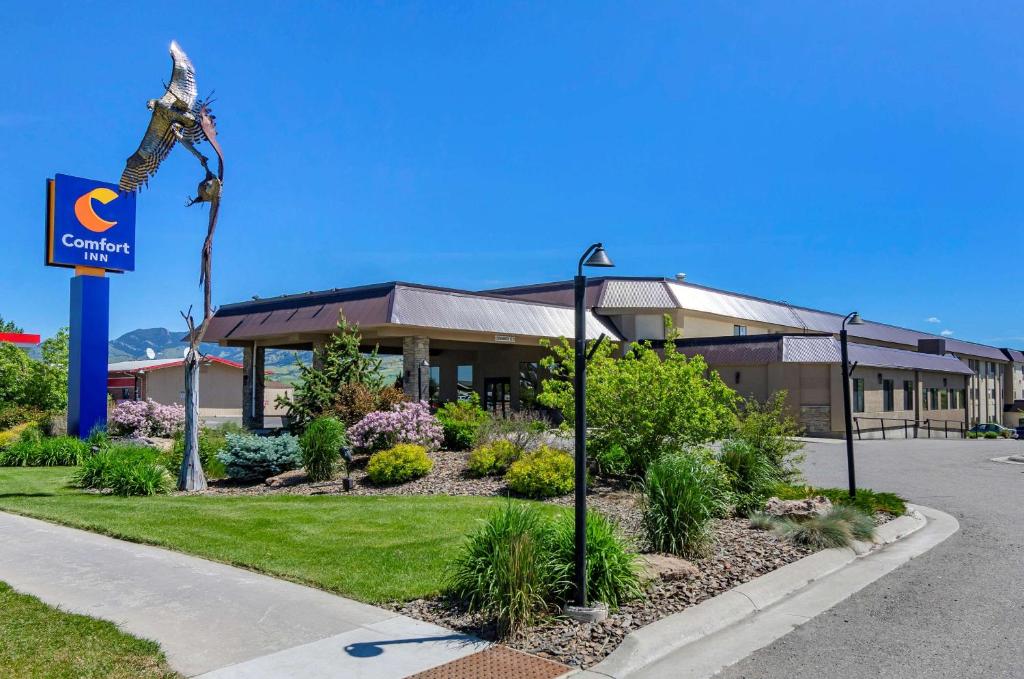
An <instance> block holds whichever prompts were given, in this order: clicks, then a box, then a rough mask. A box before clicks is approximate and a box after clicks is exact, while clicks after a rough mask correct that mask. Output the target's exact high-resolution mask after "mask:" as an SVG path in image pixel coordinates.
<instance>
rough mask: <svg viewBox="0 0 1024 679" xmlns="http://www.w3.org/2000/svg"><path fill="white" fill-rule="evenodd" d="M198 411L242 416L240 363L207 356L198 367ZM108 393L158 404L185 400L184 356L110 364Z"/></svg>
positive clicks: (219, 415) (210, 415)
mask: <svg viewBox="0 0 1024 679" xmlns="http://www.w3.org/2000/svg"><path fill="white" fill-rule="evenodd" d="M199 383H200V389H199V414H200V415H202V416H204V417H241V415H242V364H241V363H236V362H235V361H229V360H227V359H224V358H218V357H216V356H207V357H206V358H204V359H203V363H202V365H200V367H199ZM107 393H109V394H110V397H111V398H113V399H114V400H115V401H134V400H140V401H141V400H145V399H147V398H151V399H153V400H154V401H156V402H157V403H164V404H171V403H184V402H185V359H183V358H154V359H151V360H144V361H122V362H120V363H111V364H110V365H109V366H108V368H107Z"/></svg>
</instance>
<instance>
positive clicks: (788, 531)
mask: <svg viewBox="0 0 1024 679" xmlns="http://www.w3.org/2000/svg"><path fill="white" fill-rule="evenodd" d="M775 530H776V532H777V533H778V534H779V535H781V536H782V537H783V538H785V539H786V540H789V541H790V542H792V543H794V544H798V545H802V546H804V547H810V548H811V549H830V548H832V547H848V546H849V545H850V542H851V541H852V539H853V534H852V533H851V531H850V524H848V523H847V522H846V521H843V520H842V519H840V518H837V517H835V516H832V515H831V514H824V515H821V516H811V517H808V518H806V519H803V520H800V521H796V520H794V519H780V520H779V521H778V522H776V524H775Z"/></svg>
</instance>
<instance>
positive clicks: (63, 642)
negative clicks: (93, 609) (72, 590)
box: [0, 582, 180, 679]
mask: <svg viewBox="0 0 1024 679" xmlns="http://www.w3.org/2000/svg"><path fill="white" fill-rule="evenodd" d="M0 612H2V614H0V676H2V677H4V679H21V678H25V679H28V678H29V677H33V678H34V677H48V678H50V679H64V678H66V679H85V678H86V677H97V678H103V679H136V678H138V677H146V678H150V677H152V678H155V677H162V678H164V679H170V678H171V677H178V676H180V675H178V674H177V673H175V672H173V671H171V670H170V669H169V668H168V667H167V663H166V662H165V660H164V655H163V653H161V652H160V647H159V646H158V645H157V644H155V643H154V642H152V641H144V640H142V639H136V638H135V637H133V636H129V635H127V634H125V633H124V632H121V631H120V630H118V629H117V627H116V626H115V625H114V624H112V623H109V622H104V621H102V620H96V619H94V618H89V617H86V616H84V615H72V614H70V613H64V612H63V611H59V610H57V609H56V608H51V607H49V606H47V605H46V604H44V603H42V602H41V601H39V599H36V598H35V597H31V596H27V595H25V594H19V593H17V592H15V591H14V590H12V589H11V588H10V587H9V586H8V585H7V584H5V583H3V582H0Z"/></svg>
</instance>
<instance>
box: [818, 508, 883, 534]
mask: <svg viewBox="0 0 1024 679" xmlns="http://www.w3.org/2000/svg"><path fill="white" fill-rule="evenodd" d="M829 516H831V517H832V518H834V519H838V520H840V521H845V522H846V523H847V525H848V526H849V527H850V534H851V535H853V537H854V538H855V539H857V540H863V541H865V542H870V541H872V540H874V539H875V520H874V519H873V518H871V517H870V516H868V515H867V514H865V513H864V512H862V511H860V510H859V509H857V508H856V507H853V506H851V505H835V506H834V507H832V510H831V511H830V512H829Z"/></svg>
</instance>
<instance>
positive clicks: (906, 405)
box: [903, 380, 914, 410]
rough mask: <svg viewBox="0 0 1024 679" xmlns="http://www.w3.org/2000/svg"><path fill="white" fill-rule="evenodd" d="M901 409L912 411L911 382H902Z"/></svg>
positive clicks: (912, 385)
mask: <svg viewBox="0 0 1024 679" xmlns="http://www.w3.org/2000/svg"><path fill="white" fill-rule="evenodd" d="M903 409H904V410H913V409H914V383H913V382H912V381H911V380H903Z"/></svg>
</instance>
